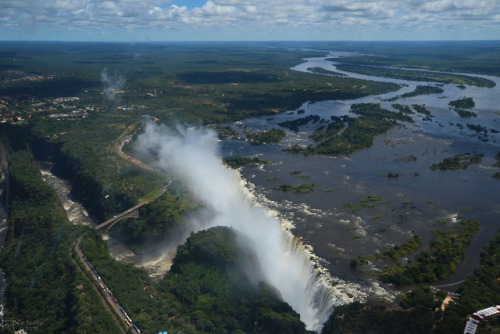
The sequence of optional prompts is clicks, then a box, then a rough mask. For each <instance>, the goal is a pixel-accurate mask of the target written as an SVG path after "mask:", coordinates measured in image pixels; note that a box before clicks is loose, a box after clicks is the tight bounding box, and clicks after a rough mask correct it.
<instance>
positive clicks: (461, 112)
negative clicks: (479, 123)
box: [454, 108, 477, 118]
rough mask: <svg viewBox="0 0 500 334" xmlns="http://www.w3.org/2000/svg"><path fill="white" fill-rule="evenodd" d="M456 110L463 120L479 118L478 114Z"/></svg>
mask: <svg viewBox="0 0 500 334" xmlns="http://www.w3.org/2000/svg"><path fill="white" fill-rule="evenodd" d="M454 110H455V112H456V113H457V114H458V116H460V117H462V118H474V117H477V114H476V113H475V112H473V111H469V110H464V109H460V108H455V109H454Z"/></svg>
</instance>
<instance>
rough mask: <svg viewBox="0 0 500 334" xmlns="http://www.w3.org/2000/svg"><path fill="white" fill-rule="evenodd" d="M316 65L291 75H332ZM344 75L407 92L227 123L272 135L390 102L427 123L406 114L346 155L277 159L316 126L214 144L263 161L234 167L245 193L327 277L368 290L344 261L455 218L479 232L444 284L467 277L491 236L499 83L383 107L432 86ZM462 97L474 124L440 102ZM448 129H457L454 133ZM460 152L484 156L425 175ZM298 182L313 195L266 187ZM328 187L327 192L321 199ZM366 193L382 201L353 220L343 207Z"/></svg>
mask: <svg viewBox="0 0 500 334" xmlns="http://www.w3.org/2000/svg"><path fill="white" fill-rule="evenodd" d="M325 58H326V57H325ZM325 58H313V59H307V60H306V62H305V63H303V64H301V65H298V66H296V67H294V69H295V70H299V71H306V69H307V68H310V67H322V68H325V69H329V70H333V71H337V70H336V68H335V67H334V66H333V63H332V62H331V61H326V60H325ZM345 73H346V72H345ZM351 76H352V77H356V78H362V79H371V80H377V81H389V82H395V83H398V84H403V83H404V84H407V85H408V87H403V88H402V89H400V90H399V91H397V92H393V93H389V94H384V95H382V96H368V97H363V98H360V99H355V100H347V101H325V102H318V103H314V104H309V103H307V102H306V103H304V104H303V105H302V107H301V108H302V109H304V110H305V113H303V114H300V115H297V113H296V112H295V111H292V112H288V113H284V114H280V115H277V116H275V117H259V118H252V119H247V120H244V121H242V122H236V123H233V124H230V125H232V126H233V128H235V129H237V130H240V131H241V132H242V130H250V131H252V130H257V131H259V130H268V129H270V128H278V127H279V126H278V125H277V124H278V123H279V122H282V121H285V120H293V119H296V118H300V117H304V116H307V115H319V116H321V117H322V118H324V119H327V120H328V119H329V118H330V116H332V115H335V116H340V115H347V114H349V109H350V105H351V104H352V103H361V102H363V103H369V102H373V103H381V105H382V107H384V108H386V109H389V110H392V108H391V104H393V103H400V104H404V105H410V106H411V104H425V105H426V108H427V109H428V110H429V111H430V112H431V113H432V115H433V117H432V118H431V120H430V121H428V120H424V119H423V116H422V115H418V114H415V115H412V117H413V119H414V120H415V123H414V124H408V123H405V124H404V125H402V126H400V127H397V128H394V129H393V130H391V131H389V132H388V133H387V134H385V135H382V136H379V137H377V138H376V140H375V142H374V145H373V147H371V148H369V149H367V150H364V151H362V152H357V153H354V154H351V155H350V156H348V157H343V156H338V157H324V156H308V157H305V156H302V155H291V154H287V153H284V152H282V149H284V148H287V147H290V146H292V145H293V144H301V145H307V144H311V143H313V141H312V140H311V139H309V138H308V136H309V135H310V134H311V133H312V131H313V130H314V129H315V128H317V127H318V124H310V125H308V126H304V127H301V132H299V133H294V132H291V131H288V130H286V131H287V137H286V138H285V140H284V141H283V142H282V143H280V144H278V145H265V146H252V145H249V144H248V143H246V142H243V141H237V140H231V139H225V140H223V141H222V144H221V145H222V148H223V155H244V156H258V157H259V158H261V159H263V160H269V161H271V162H272V164H270V165H264V166H261V167H260V168H251V167H245V168H242V169H241V173H242V175H243V177H244V178H246V179H247V180H249V183H250V184H251V187H252V191H254V193H255V196H256V198H257V199H258V200H259V201H260V202H261V203H262V204H264V205H266V206H268V207H270V208H272V209H275V210H277V212H279V214H280V215H281V216H282V217H283V218H286V219H288V220H289V221H291V222H293V224H294V226H295V229H294V230H293V233H294V234H296V235H298V236H300V237H301V238H302V239H303V241H304V242H305V243H307V244H310V245H312V246H313V247H314V250H315V253H316V254H317V255H318V256H319V257H320V258H322V259H323V261H324V262H323V263H324V265H325V266H326V267H327V268H328V269H329V270H330V272H331V273H332V275H335V276H337V277H339V278H342V279H345V280H348V281H354V282H358V283H361V284H364V283H372V279H371V278H369V277H367V276H365V275H363V274H362V273H361V272H359V271H357V270H352V269H351V268H350V266H349V263H350V261H351V260H352V259H354V258H356V257H357V256H358V255H362V254H373V253H374V252H375V251H381V250H385V249H387V248H388V247H390V246H393V245H395V244H400V243H402V242H404V240H406V239H407V238H408V237H409V236H411V235H413V233H417V234H419V235H421V236H423V237H424V238H425V240H426V241H429V240H430V239H431V238H432V233H431V230H432V229H434V228H449V227H451V226H452V225H453V224H454V223H455V222H456V221H457V220H459V219H473V220H478V221H479V222H480V223H481V231H480V232H479V233H478V234H477V235H476V236H475V237H474V238H473V240H472V244H471V247H470V248H469V250H468V252H467V259H466V261H464V262H463V263H462V264H461V265H460V266H459V268H458V270H457V273H456V274H455V275H453V276H452V277H451V278H450V279H449V280H447V281H446V282H452V281H456V280H460V279H463V278H464V277H466V276H467V275H470V274H471V273H472V272H473V269H474V267H475V266H476V265H477V264H478V261H479V253H480V250H481V249H482V247H483V245H484V244H485V243H486V242H487V241H488V240H489V238H491V237H492V236H493V235H494V234H495V233H496V232H497V228H498V227H497V224H496V222H497V219H498V216H499V213H500V204H499V203H498V201H497V199H498V195H500V181H498V180H495V179H493V178H491V175H492V174H493V173H495V172H496V171H499V169H497V168H493V167H492V165H493V163H494V162H495V160H494V159H493V157H494V156H495V155H496V153H497V152H498V151H500V148H499V147H500V145H499V136H498V133H494V132H491V129H494V130H497V131H498V130H500V114H499V113H498V112H499V109H498V102H497V101H498V96H499V93H500V91H499V90H500V88H499V85H498V84H499V79H498V78H496V77H488V78H489V79H491V80H493V81H495V82H496V83H497V86H496V87H495V88H492V89H490V88H479V87H472V86H467V88H466V89H465V90H463V89H460V88H458V87H456V85H443V86H442V88H443V89H444V90H445V92H444V93H442V94H432V95H421V96H416V97H412V98H405V99H401V98H400V99H398V100H396V101H393V102H384V101H381V98H382V99H387V98H390V97H393V96H396V95H401V94H403V93H405V92H411V91H413V90H414V89H415V87H416V86H417V85H425V84H433V83H426V82H411V81H406V80H404V81H403V80H392V79H387V78H373V77H368V76H363V75H357V74H352V75H351ZM462 96H472V97H473V98H474V101H475V103H476V107H475V108H474V109H473V111H474V112H476V113H477V114H478V117H477V118H471V119H463V118H460V117H459V116H458V115H457V114H456V113H455V112H454V111H453V110H450V109H449V107H448V103H449V101H451V100H455V99H458V98H460V97H462ZM380 97H381V98H380ZM351 116H353V115H352V114H351ZM467 123H471V124H475V125H477V124H480V125H482V126H484V127H486V128H487V129H488V138H487V139H488V142H484V141H482V140H481V139H484V136H483V135H478V134H477V133H476V132H474V131H472V130H470V129H469V128H468V127H467V126H466V124H467ZM457 124H461V125H462V128H460V127H458V126H457ZM242 137H244V135H243V134H242ZM467 152H477V153H482V154H484V158H483V161H482V163H481V164H478V165H472V166H470V167H468V168H467V169H466V170H459V171H433V170H431V169H430V168H429V167H430V166H431V165H432V164H433V163H437V162H439V161H440V160H441V159H443V158H446V157H450V156H453V155H455V154H460V153H467ZM410 154H412V155H414V156H416V157H417V161H416V162H410V163H406V162H397V161H395V160H396V159H398V158H402V157H406V156H408V155H410ZM292 171H301V175H302V176H303V177H308V178H302V179H301V178H298V177H297V175H291V174H290V172H292ZM388 172H394V173H398V174H399V177H398V178H397V179H388V178H387V177H383V176H381V174H384V173H388ZM414 173H418V176H414ZM305 183H314V184H316V185H317V187H316V188H315V190H314V192H312V193H309V194H292V193H290V192H288V193H284V192H282V191H279V190H275V189H273V188H274V187H276V186H278V185H282V184H289V185H298V184H305ZM327 189H328V192H325V191H324V190H327ZM330 191H331V192H330ZM369 195H379V196H382V197H383V200H384V201H388V202H389V203H388V204H383V205H378V206H376V207H375V208H372V209H368V208H365V209H361V210H359V211H357V212H352V210H349V209H345V208H344V205H345V204H346V203H356V202H357V201H359V200H361V199H362V198H364V197H366V196H369ZM442 219H445V221H446V224H441V223H440V222H441V221H442ZM379 266H381V265H379Z"/></svg>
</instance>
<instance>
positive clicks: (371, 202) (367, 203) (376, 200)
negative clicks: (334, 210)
mask: <svg viewBox="0 0 500 334" xmlns="http://www.w3.org/2000/svg"><path fill="white" fill-rule="evenodd" d="M388 203H389V202H387V201H382V197H380V196H368V197H365V198H363V199H361V200H359V202H358V203H355V204H351V203H346V204H344V209H352V212H356V211H358V210H360V209H364V208H374V207H375V206H377V205H381V204H388Z"/></svg>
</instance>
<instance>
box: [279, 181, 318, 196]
mask: <svg viewBox="0 0 500 334" xmlns="http://www.w3.org/2000/svg"><path fill="white" fill-rule="evenodd" d="M314 187H315V185H314V183H309V184H301V185H297V186H290V185H287V184H282V185H280V186H277V187H274V189H276V190H282V191H293V193H294V194H307V193H310V192H311V191H314Z"/></svg>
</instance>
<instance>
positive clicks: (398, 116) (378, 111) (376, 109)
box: [350, 103, 413, 123]
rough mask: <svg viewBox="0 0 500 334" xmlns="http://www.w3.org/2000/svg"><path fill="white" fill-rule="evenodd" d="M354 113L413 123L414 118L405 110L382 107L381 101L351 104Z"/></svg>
mask: <svg viewBox="0 0 500 334" xmlns="http://www.w3.org/2000/svg"><path fill="white" fill-rule="evenodd" d="M350 112H352V113H353V114H356V115H360V116H365V117H373V118H377V119H387V120H390V119H392V120H398V121H403V122H409V123H413V119H412V118H411V117H409V116H407V115H405V114H404V113H403V112H399V113H394V112H392V111H389V110H386V109H383V108H382V107H380V104H379V103H357V104H353V105H351V110H350Z"/></svg>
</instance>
